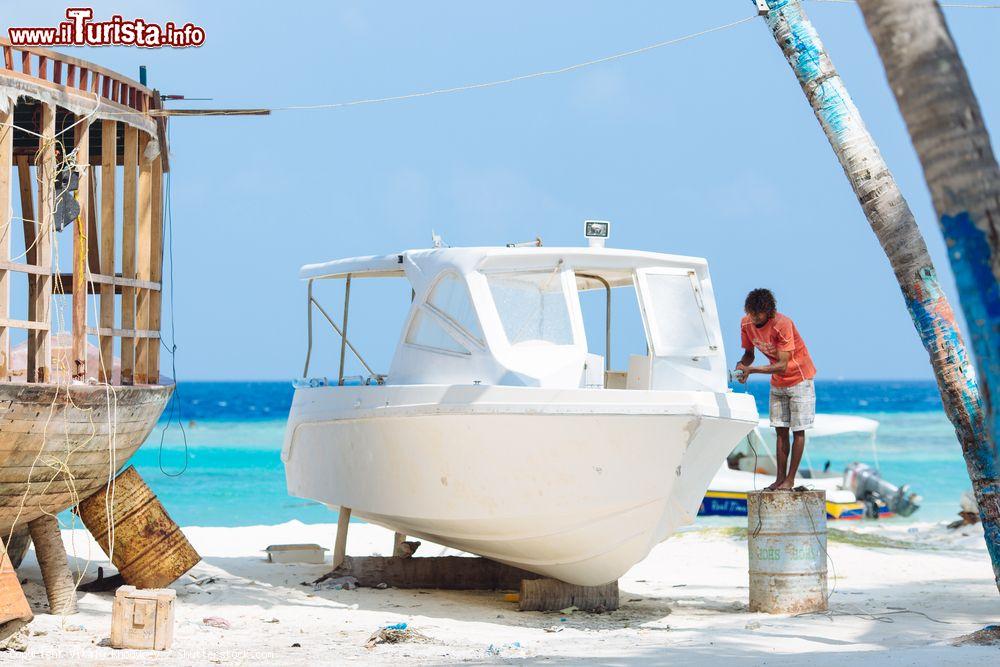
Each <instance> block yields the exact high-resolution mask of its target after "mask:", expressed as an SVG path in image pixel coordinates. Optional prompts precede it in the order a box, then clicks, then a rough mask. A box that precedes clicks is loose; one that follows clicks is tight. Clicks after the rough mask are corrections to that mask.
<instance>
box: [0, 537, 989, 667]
mask: <svg viewBox="0 0 1000 667" xmlns="http://www.w3.org/2000/svg"><path fill="white" fill-rule="evenodd" d="M334 531H335V526H334V525H305V524H301V523H299V522H290V523H286V524H282V525H279V526H255V527H245V528H199V527H190V528H186V529H185V533H186V534H187V535H188V537H189V539H190V540H191V542H192V543H193V545H194V546H195V547H196V548H197V549H198V551H199V552H200V553H201V555H202V556H203V557H204V560H203V562H202V563H201V564H199V565H198V566H197V567H196V568H195V569H194V570H193V571H192V572H191V574H190V575H188V576H185V577H184V578H183V579H182V580H181V581H179V582H177V583H176V584H174V586H173V588H175V589H176V590H177V603H176V605H177V606H176V626H175V639H174V645H173V648H172V649H170V650H169V651H166V652H162V653H156V652H151V651H120V650H115V649H112V648H109V647H107V646H102V644H106V639H107V637H108V636H109V632H110V623H111V605H112V599H113V593H100V594H97V593H89V594H85V595H83V594H82V595H81V596H80V603H79V607H80V611H79V613H77V614H75V615H73V616H70V617H67V618H59V617H56V616H51V615H49V614H47V613H46V611H45V608H46V605H45V593H44V589H43V587H42V584H41V576H40V573H39V570H38V566H37V563H36V561H35V559H34V552H31V553H29V555H28V557H27V558H26V560H25V562H24V564H23V565H22V567H21V569H20V575H21V579H22V580H25V579H26V580H27V581H28V583H27V584H26V585H25V590H26V592H27V593H28V595H29V597H30V599H31V602H32V605H33V607H34V608H35V610H36V613H37V616H36V618H35V620H34V622H33V623H32V624H31V626H30V631H31V632H30V636H29V637H28V639H27V641H28V649H27V651H26V652H25V653H10V652H7V653H0V661H13V660H16V661H19V662H28V663H34V664H41V663H45V664H51V663H54V662H58V663H63V664H67V663H75V664H111V663H122V662H128V663H130V664H146V663H149V664H168V665H189V664H251V663H261V662H264V663H265V664H282V665H292V664H306V663H320V662H323V663H331V662H332V663H340V662H344V663H350V662H358V663H361V662H364V663H383V662H384V663H401V662H402V663H414V664H442V663H453V662H474V663H478V662H509V661H526V662H541V661H544V662H564V663H579V662H594V663H598V664H614V665H622V664H634V663H647V662H648V663H665V662H668V661H678V660H683V661H684V664H695V665H700V664H706V665H707V664H718V663H719V661H720V660H733V659H735V660H738V661H739V663H740V664H747V663H750V664H763V663H766V664H769V665H772V664H777V665H781V664H801V663H802V662H803V659H804V658H805V657H806V656H808V660H809V662H810V664H814V665H827V664H830V665H832V664H844V659H845V658H847V659H863V660H867V659H871V658H875V659H877V660H878V661H879V664H900V665H903V664H905V665H917V664H934V665H943V664H944V665H950V664H954V665H959V664H970V663H973V662H977V661H981V662H984V663H990V662H993V661H996V660H997V658H998V656H1000V647H997V646H977V645H964V646H956V645H955V643H956V640H958V639H959V638H960V637H962V636H963V635H967V634H968V633H972V632H974V631H976V630H980V629H981V628H983V627H984V626H986V625H988V624H991V623H996V622H997V621H1000V597H998V594H997V590H996V588H995V587H994V586H993V583H992V572H991V570H990V565H989V560H988V558H987V556H986V553H985V548H984V546H983V541H982V532H981V530H980V529H979V528H978V527H969V528H966V529H963V530H960V531H957V532H956V531H948V530H947V529H946V528H944V526H943V524H869V525H850V526H844V525H843V524H840V525H833V526H831V534H830V549H829V551H830V556H831V559H832V564H831V565H832V567H831V570H830V573H831V584H832V585H835V588H834V590H833V593H832V597H831V599H830V612H829V613H828V614H812V615H805V616H798V617H793V616H791V617H790V616H769V615H765V614H756V613H754V614H752V613H749V612H748V611H747V549H746V538H745V533H742V534H741V531H740V530H739V529H738V528H697V529H692V530H688V531H686V532H683V533H681V534H679V535H677V536H675V537H673V538H671V539H669V540H668V541H666V542H664V543H663V544H661V545H660V546H658V547H657V548H656V549H654V551H653V552H652V553H651V554H650V556H649V557H648V558H647V559H646V560H645V561H643V562H642V563H640V564H639V565H637V566H635V567H634V568H633V569H632V570H631V571H630V572H629V573H628V575H627V576H626V577H625V578H623V579H622V580H621V582H620V584H621V591H622V592H621V600H622V605H621V609H619V610H618V611H615V612H611V613H604V614H588V613H581V612H572V613H536V612H518V611H517V610H516V604H515V603H512V602H508V601H505V600H504V595H503V593H500V592H454V591H423V590H397V589H386V590H377V589H357V590H314V589H313V586H311V585H303V582H310V581H312V580H314V579H315V578H317V577H318V576H320V575H321V574H324V573H325V572H326V571H327V570H328V567H327V566H324V565H301V564H294V565H292V564H288V565H277V564H272V563H268V562H266V561H265V559H264V555H263V554H262V552H261V550H262V549H263V548H264V547H266V546H267V545H268V544H273V543H298V542H317V543H320V544H324V545H329V544H330V543H331V541H332V537H333V534H334ZM63 536H64V540H65V542H66V545H67V551H68V553H70V554H71V561H72V565H73V566H74V567H79V566H83V565H84V564H85V563H86V559H87V558H88V553H89V557H90V558H91V559H92V561H91V565H90V572H92V573H93V572H95V571H96V568H95V566H96V565H105V566H106V565H107V562H106V559H105V557H104V555H103V554H102V553H101V552H100V550H99V548H98V547H97V546H96V544H95V543H93V542H92V541H91V540H90V538H89V536H88V535H87V534H86V533H85V532H84V531H81V530H76V531H64V533H63ZM391 548H392V533H391V532H389V531H386V530H384V529H382V528H378V527H376V526H371V525H367V524H352V526H351V532H350V539H349V543H348V553H349V554H353V555H364V554H374V553H382V554H385V553H388V552H390V551H391ZM88 550H89V552H88ZM450 553H454V552H451V551H450V550H446V549H444V548H443V547H440V546H437V545H429V544H424V545H422V546H421V548H420V550H419V551H418V555H423V556H430V555H444V554H450ZM72 554H75V557H73V556H72ZM834 570H835V571H836V577H835V578H834V577H833V576H832V575H833V572H834ZM92 578H93V575H92V574H91V575H88V577H87V580H89V579H92ZM196 580H197V582H198V583H195V582H196ZM208 617H218V618H222V619H225V621H227V622H228V624H229V626H230V627H229V628H228V629H222V628H218V627H211V626H209V625H206V624H205V622H204V619H205V618H208ZM395 623H406V624H407V625H408V627H409V628H410V629H412V630H414V631H416V632H418V633H420V634H421V635H424V636H425V637H426V638H427V639H426V640H425V641H420V642H406V643H399V644H381V645H377V646H374V647H373V648H366V647H365V644H366V641H367V640H368V638H369V636H370V635H371V634H372V633H373V632H374V631H376V630H378V629H379V628H381V627H384V626H386V625H388V624H395ZM849 653H850V654H858V655H853V656H848V655H845V654H849ZM860 654H863V655H860Z"/></svg>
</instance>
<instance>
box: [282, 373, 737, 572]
mask: <svg viewBox="0 0 1000 667" xmlns="http://www.w3.org/2000/svg"><path fill="white" fill-rule="evenodd" d="M696 393H700V392H635V391H614V390H546V389H540V388H519V387H503V388H500V387H492V388H486V387H466V386H462V387H452V388H445V389H444V390H441V389H439V388H434V387H426V386H425V387H423V388H422V389H421V388H419V387H335V388H320V389H303V390H299V392H297V395H296V400H295V403H294V404H293V408H292V413H291V416H290V423H289V430H288V435H287V437H286V444H285V451H284V452H283V456H284V459H285V468H286V476H287V481H288V489H289V493H290V494H292V495H295V496H299V497H304V498H310V499H313V500H317V501H320V502H323V503H326V504H327V505H330V506H335V507H350V508H351V509H352V516H358V517H361V518H364V519H365V520H367V521H370V522H372V523H376V524H379V525H382V526H385V527H387V528H390V529H392V530H395V531H398V532H401V533H405V534H407V535H411V536H415V537H419V538H423V539H427V540H431V541H434V542H437V543H439V544H444V545H447V546H450V547H453V548H456V549H460V550H462V551H467V552H470V553H474V554H478V555H481V556H485V557H487V558H491V559H493V560H497V561H500V562H503V563H507V564H510V565H514V566H517V567H520V568H523V569H526V570H529V571H532V572H537V573H539V574H543V575H546V576H551V577H554V578H556V579H560V580H562V581H567V582H569V583H574V584H580V585H599V584H603V583H607V582H609V581H613V580H615V579H617V578H618V577H620V576H621V575H622V574H624V573H625V572H626V571H627V570H628V569H629V568H630V567H631V566H632V565H634V564H635V563H637V562H639V561H640V560H642V559H643V558H644V557H645V556H646V555H647V554H648V553H649V550H650V549H652V547H653V546H655V545H656V544H657V543H659V542H660V541H662V540H663V539H665V538H666V537H668V536H669V535H670V534H671V533H673V532H674V531H675V530H676V529H677V528H678V527H679V526H682V525H685V524H688V523H690V522H691V521H693V520H694V517H695V516H696V514H697V511H698V507H699V505H700V503H701V500H702V498H703V496H704V493H705V489H706V488H707V486H708V483H709V481H710V480H711V479H712V475H713V474H714V473H715V471H716V470H717V469H718V466H719V462H720V461H721V460H722V459H723V458H724V457H725V455H726V454H727V453H728V452H729V451H730V450H731V449H732V447H733V445H734V444H735V443H736V442H737V441H738V440H739V439H740V438H741V437H743V436H744V435H746V433H747V432H749V430H750V429H752V428H753V426H754V425H755V422H754V420H755V419H756V410H755V408H754V407H753V405H752V401H751V402H750V403H749V404H747V403H746V401H743V400H740V399H738V398H737V399H736V400H735V401H734V402H733V404H732V405H730V404H729V403H727V402H726V400H727V399H729V398H731V397H733V396H735V395H732V394H719V395H714V394H709V396H711V397H712V398H711V399H710V400H707V399H708V397H706V396H701V397H692V396H690V395H691V394H696ZM638 394H643V395H644V396H642V399H643V400H640V401H636V400H634V399H636V398H637V397H638ZM653 394H657V395H659V396H651V395H653ZM630 395H631V396H630ZM668 395H669V396H668ZM657 398H659V399H660V401H659V402H657V400H656V399H657ZM695 398H697V399H698V400H694V399H695ZM376 406H378V407H376Z"/></svg>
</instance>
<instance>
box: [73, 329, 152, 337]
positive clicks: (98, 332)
mask: <svg viewBox="0 0 1000 667" xmlns="http://www.w3.org/2000/svg"><path fill="white" fill-rule="evenodd" d="M87 333H88V334H90V335H91V336H110V337H112V338H113V337H116V336H117V337H118V338H159V337H160V332H159V331H150V330H148V329H145V330H143V329H139V330H136V329H106V328H104V327H87Z"/></svg>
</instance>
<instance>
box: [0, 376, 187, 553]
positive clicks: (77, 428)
mask: <svg viewBox="0 0 1000 667" xmlns="http://www.w3.org/2000/svg"><path fill="white" fill-rule="evenodd" d="M173 389H174V388H173V385H167V386H161V385H140V386H120V387H107V386H103V385H69V386H67V385H62V384H60V385H57V384H18V383H0V533H2V534H3V535H4V536H5V537H6V535H7V534H8V533H9V531H10V529H11V527H12V526H13V525H14V524H15V522H16V523H17V525H19V526H20V525H26V524H27V522H29V521H32V520H34V519H36V518H38V517H39V516H42V515H43V514H46V513H49V514H54V513H57V512H61V511H63V510H65V509H67V508H69V507H73V506H74V505H76V504H77V503H78V502H79V501H80V500H83V499H84V498H87V497H88V496H90V495H91V494H93V493H94V492H95V491H97V490H98V489H99V488H100V487H101V486H103V485H105V484H107V482H108V479H109V478H110V477H111V476H112V475H113V474H114V473H116V472H117V471H118V470H119V469H120V468H122V467H123V466H124V465H125V463H126V462H127V461H128V460H129V458H130V457H131V456H132V454H134V453H135V451H136V450H137V449H139V447H140V446H141V445H142V443H143V442H144V441H145V439H146V437H147V436H148V435H149V433H150V431H151V430H152V429H153V427H154V426H155V425H156V422H157V420H158V419H159V418H160V415H161V414H162V413H163V409H164V407H165V406H166V404H167V401H168V400H169V398H170V395H171V394H172V393H173ZM109 434H113V437H109Z"/></svg>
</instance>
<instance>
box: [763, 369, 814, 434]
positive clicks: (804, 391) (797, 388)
mask: <svg viewBox="0 0 1000 667" xmlns="http://www.w3.org/2000/svg"><path fill="white" fill-rule="evenodd" d="M770 413H771V428H777V427H784V426H787V427H788V428H789V430H791V431H792V432H795V431H804V430H806V429H807V428H812V425H813V421H814V420H815V419H816V387H815V386H814V385H813V381H812V380H803V381H802V382H799V383H798V384H793V385H792V386H791V387H775V386H774V385H771V401H770Z"/></svg>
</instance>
